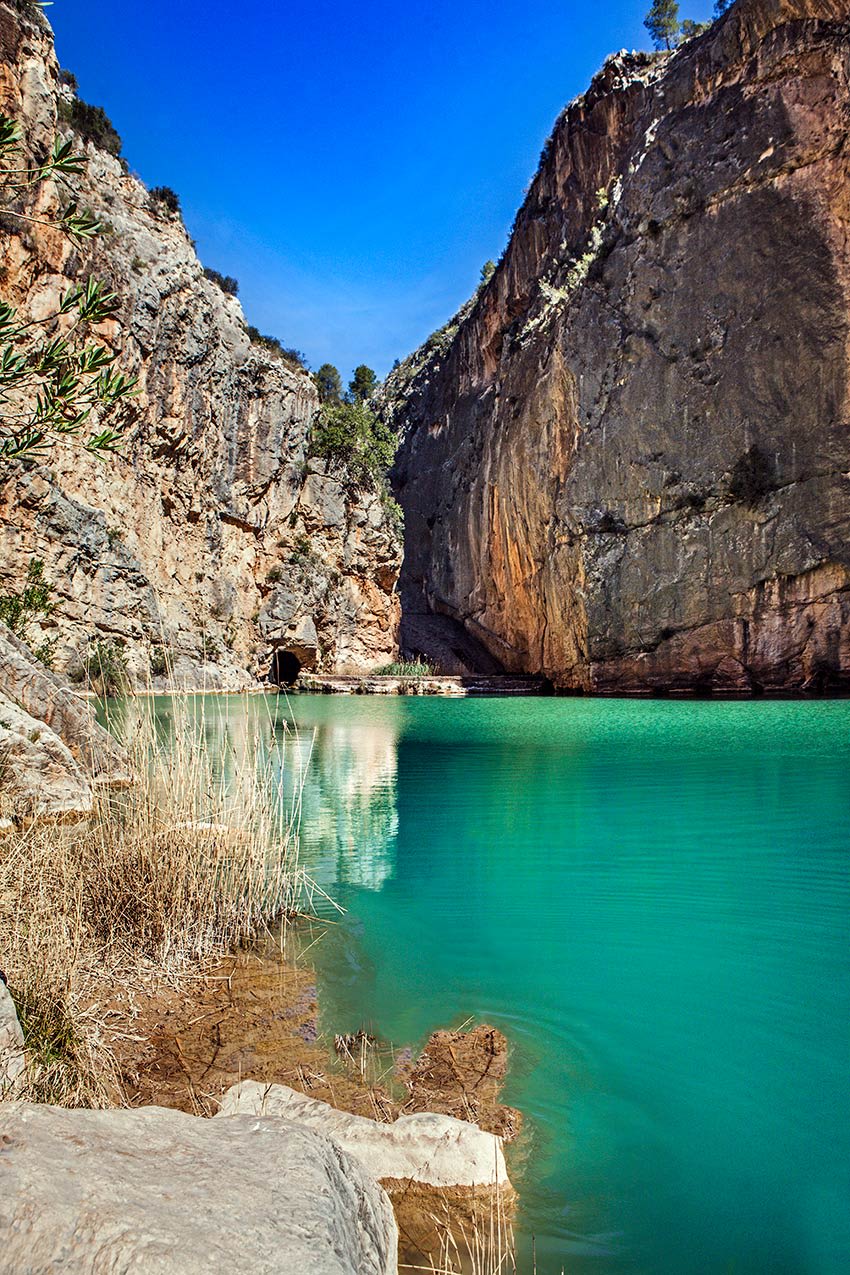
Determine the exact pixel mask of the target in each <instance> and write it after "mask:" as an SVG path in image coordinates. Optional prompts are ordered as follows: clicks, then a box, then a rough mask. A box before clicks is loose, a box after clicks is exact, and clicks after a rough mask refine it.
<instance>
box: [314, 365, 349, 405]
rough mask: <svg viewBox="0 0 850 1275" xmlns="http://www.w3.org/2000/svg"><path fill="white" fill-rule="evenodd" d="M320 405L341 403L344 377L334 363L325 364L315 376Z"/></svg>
mask: <svg viewBox="0 0 850 1275" xmlns="http://www.w3.org/2000/svg"><path fill="white" fill-rule="evenodd" d="M313 380H314V381H315V382H316V388H317V389H318V391H319V402H320V403H339V402H340V400H341V399H342V377H341V376H340V374H339V372H338V371H337V369H336V368H335V367H334V365H333V363H323V364H322V366H321V367H320V368H319V370H318V372H316V373H315V374H314V376H313Z"/></svg>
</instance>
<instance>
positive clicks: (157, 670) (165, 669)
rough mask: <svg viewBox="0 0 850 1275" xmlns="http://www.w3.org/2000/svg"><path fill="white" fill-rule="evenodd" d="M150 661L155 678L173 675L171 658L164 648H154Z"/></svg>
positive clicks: (159, 646) (160, 646) (149, 657)
mask: <svg viewBox="0 0 850 1275" xmlns="http://www.w3.org/2000/svg"><path fill="white" fill-rule="evenodd" d="M148 661H149V664H150V670H151V675H152V676H153V677H164V676H165V675H166V674H170V673H171V658H170V656H169V654H168V651H167V650H166V649H165V647H164V646H162V645H157V646H152V647H151V649H150V655H149V656H148Z"/></svg>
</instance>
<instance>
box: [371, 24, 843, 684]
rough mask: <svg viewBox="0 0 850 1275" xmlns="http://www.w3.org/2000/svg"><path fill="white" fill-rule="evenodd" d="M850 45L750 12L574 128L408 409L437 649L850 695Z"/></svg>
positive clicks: (608, 677) (579, 676) (587, 98)
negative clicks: (439, 620) (465, 646)
mask: <svg viewBox="0 0 850 1275" xmlns="http://www.w3.org/2000/svg"><path fill="white" fill-rule="evenodd" d="M848 18H850V6H848V4H847V0H738V3H737V4H735V5H734V6H733V7H732V9H731V10H729V12H728V13H727V14H726V16H725V17H724V18H722V19H721V20H720V21H718V22H716V23H715V24H714V25H713V26H712V28H711V29H710V30H709V31H708V32H707V33H706V34H705V35H703V36H701V37H699V38H697V39H694V40H691V41H689V42H688V43H687V44H686V45H685V46H684V47H682V48H681V49H680V50H678V51H677V52H675V53H674V54H672V55H655V56H650V55H642V54H631V55H628V54H625V53H624V54H618V55H616V56H614V57H612V58H611V59H609V60H608V62H607V63H606V64H605V66H604V67H603V68H602V70H601V72H600V73H599V74H598V75H597V77H596V78H595V79H594V81H593V83H592V84H591V86H590V88H589V90H588V91H587V93H586V94H584V96H583V97H580V98H579V99H577V100H576V101H574V102H573V103H571V105H570V106H569V107H567V109H566V110H565V111H564V113H563V114H562V116H561V117H560V118H559V120H558V121H557V124H556V126H555V129H554V132H553V133H552V136H551V138H550V140H549V142H548V143H547V145H546V147H545V149H544V152H543V155H542V157H541V163H540V168H539V171H538V172H537V175H536V177H535V178H534V181H533V182H532V185H531V187H530V190H529V193H528V196H527V198H526V200H525V203H524V204H523V206H522V208H521V210H520V212H519V214H518V216H517V219H516V222H515V226H514V230H513V232H512V235H511V239H510V243H509V245H508V248H507V250H506V252H505V254H504V257H503V259H502V261H501V262H500V264H499V267H498V269H497V271H496V273H495V275H494V277H493V278H492V279H491V280H490V281H489V282H488V283H487V284H486V285H485V286H484V287H483V288H482V289H480V290H479V293H478V294H477V296H476V297H475V298H473V300H472V302H471V304H470V305H469V306H468V307H467V308H466V309H465V311H464V312H462V313H461V315H459V316H458V317H457V319H456V320H455V321H453V322H452V323H451V324H449V325H447V327H446V328H445V329H443V331H442V332H440V333H437V334H435V336H434V337H433V338H432V339H431V341H430V342H429V343H428V345H427V346H426V347H424V348H423V349H422V350H421V351H419V352H417V354H416V355H414V356H413V357H412V358H411V359H410V360H408V361H407V363H405V364H403V365H402V366H401V367H400V368H399V369H398V371H397V372H396V373H394V374H393V376H392V377H391V378H390V381H389V384H388V389H387V405H388V410H389V411H390V412H391V413H392V414H393V416H394V418H395V420H396V421H397V422H398V423H399V425H400V427H401V428H402V429H403V431H404V442H403V446H402V449H401V453H400V456H399V459H398V462H397V471H396V483H397V494H398V495H399V499H400V501H401V503H402V505H403V507H404V511H405V519H406V539H405V567H404V586H405V597H406V615H405V620H404V628H403V636H404V635H405V634H406V644H407V646H408V648H416V647H417V646H418V647H419V648H420V649H421V648H427V645H428V635H429V631H428V628H427V625H426V626H423V624H422V623H421V621H422V616H421V614H420V615H418V614H417V613H430V614H431V615H435V614H438V615H443V616H446V617H448V618H449V621H450V622H453V623H454V624H455V625H456V626H458V629H459V627H460V626H462V627H463V629H464V630H465V632H466V634H467V635H472V636H474V637H475V638H477V639H478V640H479V641H480V643H481V644H482V646H483V647H484V648H485V650H486V652H487V653H488V657H489V658H491V659H492V658H496V659H498V660H499V661H500V662H501V664H502V665H503V666H504V667H505V668H506V669H509V670H512V671H525V672H542V673H545V674H547V675H548V676H549V677H551V678H552V679H553V680H554V681H555V682H556V683H557V684H559V685H560V686H562V687H565V688H573V689H580V690H601V691H617V690H628V691H647V690H652V689H658V690H662V689H671V690H675V689H682V690H685V689H687V690H706V691H708V690H715V691H729V692H749V691H757V690H759V689H762V688H764V689H793V688H817V689H835V688H838V687H840V686H847V685H848V683H850V629H848V618H850V535H848V532H850V481H848V479H849V478H850V473H848V471H850V407H848V370H850V364H848V354H849V353H850V351H848V317H850V305H848V301H850V296H848V293H850V144H848V125H850V92H849V91H848V76H850V59H848V47H850V44H849V43H848V41H850V22H848ZM432 628H433V626H432ZM422 634H425V637H424V638H422ZM444 645H445V643H444ZM449 645H451V639H449ZM426 653H427V650H426Z"/></svg>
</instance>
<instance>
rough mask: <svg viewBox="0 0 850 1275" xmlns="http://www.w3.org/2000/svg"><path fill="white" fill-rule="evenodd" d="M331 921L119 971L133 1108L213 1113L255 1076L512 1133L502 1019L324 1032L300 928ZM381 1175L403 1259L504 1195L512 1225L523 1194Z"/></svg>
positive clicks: (347, 1102) (355, 1104)
mask: <svg viewBox="0 0 850 1275" xmlns="http://www.w3.org/2000/svg"><path fill="white" fill-rule="evenodd" d="M322 924H323V923H322V922H321V921H313V920H298V921H296V922H293V923H290V925H291V929H290V930H289V933H284V935H283V941H282V942H275V941H273V940H272V939H269V940H268V941H267V942H265V943H262V944H256V945H254V946H253V947H251V948H248V949H243V950H241V951H238V952H234V953H231V954H230V955H228V956H225V957H222V958H217V959H216V960H214V961H210V962H208V963H205V964H204V965H203V966H202V967H198V968H197V969H195V970H189V971H187V972H186V974H185V975H180V976H178V977H177V978H172V979H165V978H159V979H158V978H156V976H153V977H151V978H150V979H146V980H145V981H144V983H143V984H139V983H136V984H135V985H129V986H124V985H122V984H120V983H118V982H117V981H115V982H114V983H113V985H112V988H111V996H110V997H109V1000H108V1007H107V1015H108V1018H109V1022H110V1027H109V1029H108V1041H109V1047H110V1048H111V1050H112V1051H113V1053H114V1056H115V1059H116V1063H117V1069H118V1074H119V1077H120V1082H121V1085H122V1087H123V1089H124V1098H125V1100H126V1103H127V1105H128V1106H130V1107H131V1108H133V1107H142V1106H158V1107H170V1108H175V1109H177V1110H181V1111H185V1112H189V1113H191V1114H194V1115H198V1116H204V1117H211V1116H214V1115H215V1114H216V1112H217V1111H218V1109H219V1106H220V1103H221V1099H222V1098H223V1096H224V1094H225V1093H226V1092H227V1090H228V1089H230V1088H231V1087H232V1086H234V1085H237V1084H239V1083H240V1082H242V1081H246V1080H252V1081H257V1082H259V1083H260V1084H264V1085H275V1084H280V1085H285V1086H288V1087H289V1088H291V1089H293V1090H297V1091H298V1092H300V1093H302V1094H304V1095H306V1096H307V1097H309V1098H311V1099H317V1100H319V1101H320V1102H324V1103H327V1104H328V1105H329V1106H331V1107H333V1108H335V1109H337V1110H339V1111H342V1112H346V1113H350V1114H352V1115H355V1116H361V1117H366V1118H367V1119H369V1120H374V1121H376V1122H378V1123H379V1124H390V1123H392V1122H394V1121H395V1120H396V1119H398V1117H400V1116H402V1115H409V1114H413V1113H429V1114H442V1115H449V1116H452V1117H454V1118H456V1119H460V1120H464V1121H467V1122H469V1123H472V1124H476V1125H478V1127H479V1128H481V1129H483V1130H484V1131H485V1132H488V1133H495V1134H496V1135H497V1136H498V1137H500V1138H502V1139H503V1140H504V1142H505V1143H510V1142H513V1141H514V1140H515V1139H516V1137H517V1136H518V1134H519V1131H520V1128H521V1125H522V1116H521V1115H520V1113H519V1112H518V1111H516V1110H515V1109H513V1108H510V1107H507V1106H505V1105H504V1104H503V1103H502V1102H501V1101H500V1092H501V1088H502V1084H503V1081H504V1077H505V1073H506V1070H507V1066H508V1056H509V1050H508V1043H507V1041H506V1039H505V1037H504V1036H503V1035H502V1034H501V1033H500V1032H498V1031H497V1030H496V1029H494V1028H492V1027H488V1026H487V1025H486V1024H467V1023H465V1024H464V1026H463V1028H462V1029H460V1030H446V1029H441V1030H437V1031H435V1032H433V1033H432V1035H431V1036H430V1037H429V1039H428V1040H427V1042H425V1044H424V1046H423V1048H422V1049H421V1050H420V1051H419V1052H418V1053H417V1052H416V1051H415V1050H414V1049H413V1048H411V1046H410V1045H407V1046H403V1047H398V1046H393V1045H390V1044H388V1043H387V1042H383V1041H380V1040H375V1039H374V1038H372V1037H369V1036H366V1034H365V1033H359V1034H357V1035H355V1036H335V1037H334V1038H333V1040H331V1039H330V1038H329V1036H328V1035H327V1034H326V1033H325V1032H323V1031H322V1030H321V1029H320V1027H319V1003H318V989H317V985H316V974H315V971H314V970H313V968H312V967H311V966H310V965H309V964H308V963H307V961H306V960H305V957H304V956H303V955H302V953H301V952H300V950H299V949H300V947H301V943H300V938H301V935H300V934H299V929H300V930H302V931H307V932H308V934H307V936H308V937H309V936H310V932H311V931H312V929H313V927H314V926H320V925H322ZM383 1185H384V1188H385V1190H386V1191H387V1193H388V1194H389V1197H390V1200H391V1202H392V1204H393V1209H394V1211H395V1214H396V1220H397V1222H398V1227H399V1235H400V1241H399V1264H400V1269H404V1267H405V1264H408V1265H411V1266H421V1263H422V1262H423V1260H424V1261H430V1260H431V1254H432V1253H434V1252H435V1251H438V1249H439V1244H440V1234H439V1230H440V1227H442V1228H445V1227H449V1229H450V1230H451V1231H452V1232H453V1233H454V1234H455V1236H456V1238H457V1239H458V1240H462V1239H463V1238H465V1237H466V1236H468V1235H469V1234H471V1233H472V1232H474V1231H475V1229H476V1228H477V1227H480V1226H481V1224H482V1222H484V1221H486V1219H484V1218H483V1217H482V1213H481V1210H482V1207H484V1208H485V1209H486V1208H490V1209H492V1199H493V1198H494V1196H496V1195H498V1196H499V1208H500V1209H501V1210H502V1211H503V1212H504V1213H505V1217H506V1224H507V1225H508V1226H509V1225H510V1220H511V1217H512V1215H513V1212H514V1208H515V1204H516V1201H517V1195H516V1192H515V1190H514V1189H513V1187H510V1186H508V1187H506V1188H501V1189H498V1190H497V1189H491V1190H490V1192H488V1191H486V1190H485V1191H481V1190H480V1189H478V1190H477V1191H476V1190H475V1189H472V1190H471V1189H470V1188H464V1187H461V1186H458V1187H452V1188H447V1187H443V1188H430V1187H428V1186H426V1185H424V1184H422V1183H420V1182H416V1181H414V1180H404V1181H401V1180H399V1181H392V1180H388V1181H385V1182H383ZM437 1218H439V1219H440V1223H439V1226H437V1224H436V1219H437Z"/></svg>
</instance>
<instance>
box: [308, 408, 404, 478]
mask: <svg viewBox="0 0 850 1275" xmlns="http://www.w3.org/2000/svg"><path fill="white" fill-rule="evenodd" d="M395 451H396V437H395V435H394V434H393V432H392V430H391V429H389V427H388V426H387V425H385V424H384V423H383V421H381V420H380V419H379V418H378V417H377V416H376V415H375V413H374V412H373V411H371V410H370V409H369V408H368V407H367V406H366V405H365V404H364V403H325V404H324V405H323V406H322V407H321V409H320V410H319V412H318V414H317V415H316V418H315V421H314V423H313V429H312V431H311V434H310V452H311V454H312V455H313V456H321V457H322V458H323V459H324V460H327V461H330V463H331V465H332V466H335V467H337V468H339V469H342V470H344V471H345V472H346V473H347V474H348V476H349V477H350V478H352V479H353V480H354V481H355V482H357V483H364V484H369V483H370V482H371V483H373V484H374V483H376V482H377V481H379V480H381V479H383V477H384V476H385V474H386V473H387V470H388V469H389V468H390V466H391V465H392V463H393V459H394V457H395Z"/></svg>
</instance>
